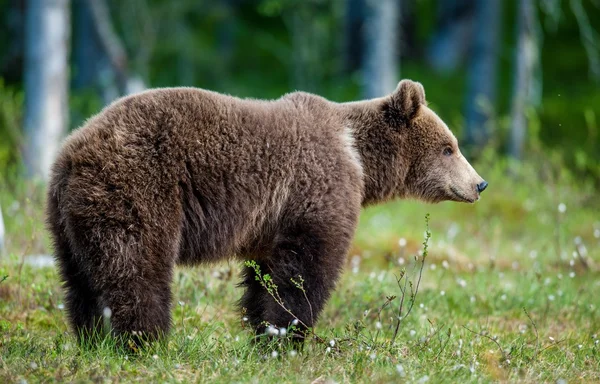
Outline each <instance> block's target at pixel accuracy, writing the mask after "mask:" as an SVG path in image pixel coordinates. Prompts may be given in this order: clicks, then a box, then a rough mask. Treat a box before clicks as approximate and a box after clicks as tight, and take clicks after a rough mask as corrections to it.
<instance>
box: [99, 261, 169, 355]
mask: <svg viewBox="0 0 600 384" xmlns="http://www.w3.org/2000/svg"><path fill="white" fill-rule="evenodd" d="M129 256H130V257H134V258H136V259H137V262H135V264H132V265H131V266H129V267H128V269H127V270H124V268H126V266H125V265H123V267H124V268H117V269H116V270H114V273H104V274H103V275H102V289H101V291H102V294H101V296H100V303H101V306H102V308H103V311H104V312H105V313H107V314H109V316H110V328H111V331H112V334H113V335H115V336H116V337H118V338H124V339H131V340H133V341H134V342H136V344H140V342H142V341H153V340H156V339H159V338H160V337H161V336H163V335H166V334H167V333H168V332H169V329H170V327H171V301H172V297H171V276H172V265H171V264H170V263H163V262H160V263H150V262H148V261H147V259H145V258H146V257H147V256H146V255H142V254H130V255H129ZM156 256H157V255H153V257H156ZM160 256H162V255H160ZM153 260H157V259H156V258H154V259H153ZM159 260H160V259H159Z"/></svg>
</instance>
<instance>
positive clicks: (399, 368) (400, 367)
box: [396, 364, 406, 377]
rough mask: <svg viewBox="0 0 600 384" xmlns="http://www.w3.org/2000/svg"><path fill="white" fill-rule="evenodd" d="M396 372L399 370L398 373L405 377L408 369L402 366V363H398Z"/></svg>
mask: <svg viewBox="0 0 600 384" xmlns="http://www.w3.org/2000/svg"><path fill="white" fill-rule="evenodd" d="M396 372H398V374H399V375H400V376H401V377H405V376H406V371H405V370H404V367H403V366H402V364H397V365H396Z"/></svg>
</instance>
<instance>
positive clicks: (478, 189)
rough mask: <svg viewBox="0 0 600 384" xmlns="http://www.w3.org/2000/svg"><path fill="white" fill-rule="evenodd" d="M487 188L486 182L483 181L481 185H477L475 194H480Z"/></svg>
mask: <svg viewBox="0 0 600 384" xmlns="http://www.w3.org/2000/svg"><path fill="white" fill-rule="evenodd" d="M487 186H488V183H487V181H485V180H483V181H482V182H481V183H479V184H477V192H479V193H481V192H483V191H485V189H486V188H487Z"/></svg>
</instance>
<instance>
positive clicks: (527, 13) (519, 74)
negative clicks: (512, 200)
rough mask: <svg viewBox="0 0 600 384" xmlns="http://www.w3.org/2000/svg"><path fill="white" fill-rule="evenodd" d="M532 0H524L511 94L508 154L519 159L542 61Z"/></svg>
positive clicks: (520, 15) (522, 0)
mask: <svg viewBox="0 0 600 384" xmlns="http://www.w3.org/2000/svg"><path fill="white" fill-rule="evenodd" d="M536 25H537V24H536V15H535V5H534V2H533V0H521V1H520V3H519V9H518V21H517V54H516V57H515V77H514V88H513V97H512V111H511V130H510V141H509V148H508V150H509V154H510V155H511V156H512V157H514V158H517V159H520V158H521V157H522V155H523V147H524V144H525V135H526V133H527V116H526V112H527V108H528V107H531V106H533V105H534V102H535V100H534V98H535V96H536V87H537V81H536V75H535V70H536V67H537V64H538V62H539V49H538V45H539V44H538V40H537V33H536Z"/></svg>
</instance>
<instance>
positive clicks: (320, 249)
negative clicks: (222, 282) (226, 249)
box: [241, 216, 356, 339]
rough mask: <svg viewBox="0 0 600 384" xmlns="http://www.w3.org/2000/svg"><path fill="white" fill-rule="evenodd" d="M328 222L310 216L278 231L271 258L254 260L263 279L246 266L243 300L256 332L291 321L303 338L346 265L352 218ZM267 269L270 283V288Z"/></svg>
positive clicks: (297, 333)
mask: <svg viewBox="0 0 600 384" xmlns="http://www.w3.org/2000/svg"><path fill="white" fill-rule="evenodd" d="M329 223H330V224H329ZM329 223H323V222H322V221H308V222H304V223H303V224H300V225H294V226H293V227H290V228H288V229H287V230H285V231H282V232H280V233H279V235H278V236H276V239H275V242H274V245H273V249H272V253H271V254H270V255H269V257H268V258H267V259H266V260H264V261H260V262H259V261H257V262H256V265H257V266H258V267H259V268H260V272H261V275H262V278H261V277H259V279H258V280H257V274H256V271H255V269H254V268H253V267H248V266H246V267H245V271H244V281H243V284H244V285H245V286H246V292H245V294H244V296H243V298H242V300H241V305H242V308H243V309H245V311H246V316H247V317H248V320H249V322H250V324H251V325H252V326H254V327H255V328H256V330H257V333H258V334H262V333H264V331H265V328H266V327H267V325H271V326H273V327H277V328H288V327H290V325H295V329H296V331H295V332H294V334H293V336H294V338H296V339H303V338H304V335H305V333H306V331H307V329H308V328H312V327H313V325H314V324H315V322H316V321H317V318H318V317H319V314H320V313H321V311H322V309H323V307H324V305H325V303H326V301H327V299H328V298H329V296H330V294H331V291H332V289H333V288H334V286H335V283H336V281H337V279H338V277H339V275H340V273H341V271H342V268H343V266H344V261H345V260H346V254H347V252H348V248H349V247H350V243H351V239H352V235H353V232H354V228H355V223H356V219H352V220H344V218H339V216H338V220H335V221H331V222H329ZM266 274H268V275H269V276H270V277H271V279H272V282H273V283H274V284H273V285H272V286H271V288H270V290H269V289H267V288H268V285H269V284H268V283H266V284H267V287H265V280H264V276H265V275H266ZM296 319H297V321H295V320H296Z"/></svg>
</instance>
